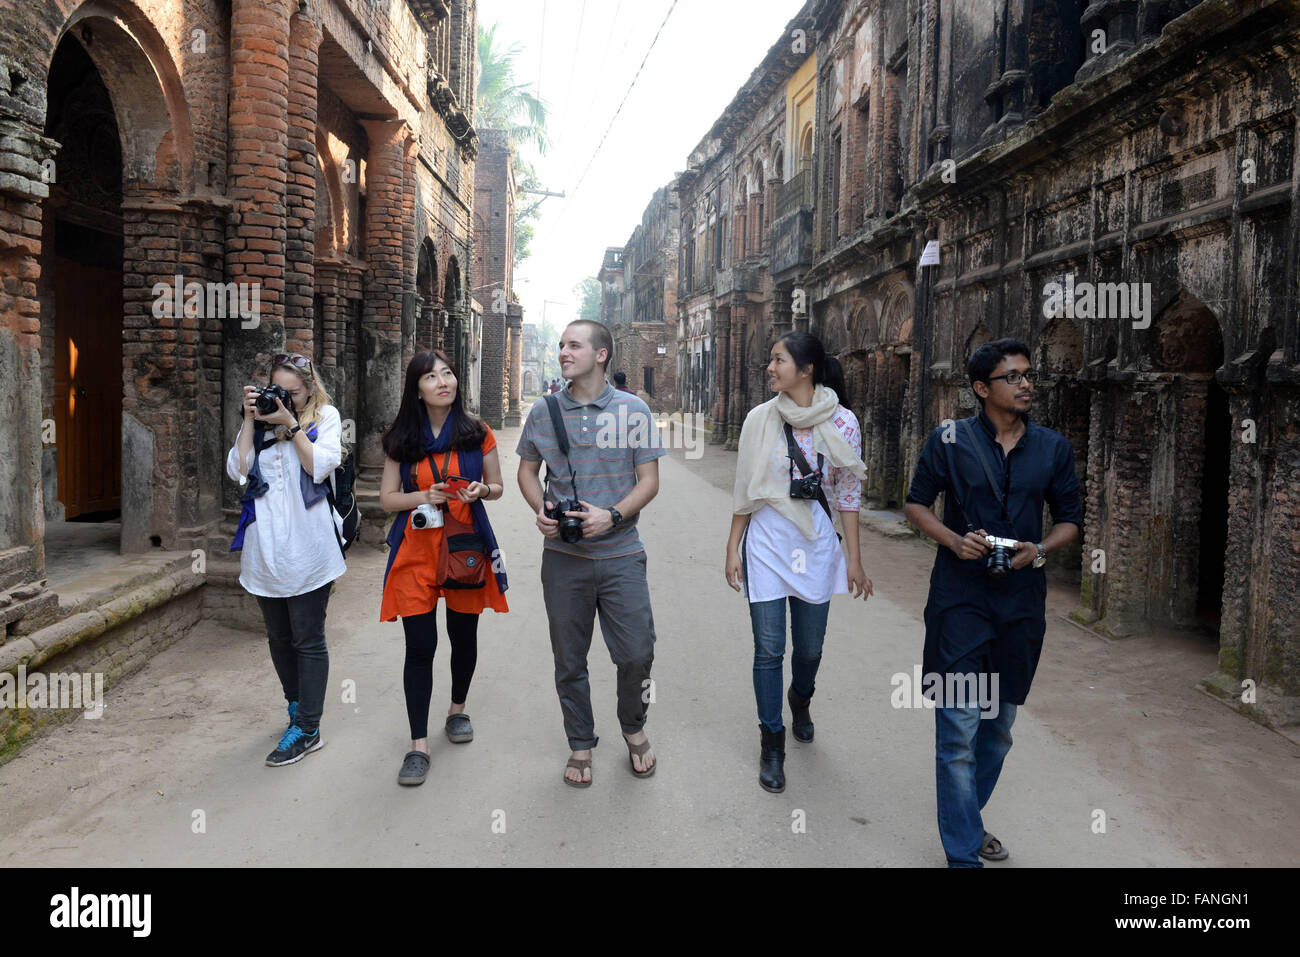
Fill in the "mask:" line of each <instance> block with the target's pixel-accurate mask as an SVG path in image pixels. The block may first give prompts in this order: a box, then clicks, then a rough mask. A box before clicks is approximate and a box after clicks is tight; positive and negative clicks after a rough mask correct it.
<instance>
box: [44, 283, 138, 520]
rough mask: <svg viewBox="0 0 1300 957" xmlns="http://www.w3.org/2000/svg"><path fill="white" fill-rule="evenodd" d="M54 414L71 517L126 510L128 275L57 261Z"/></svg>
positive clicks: (63, 493)
mask: <svg viewBox="0 0 1300 957" xmlns="http://www.w3.org/2000/svg"><path fill="white" fill-rule="evenodd" d="M54 268H55V275H54V335H55V344H54V408H55V416H54V423H55V445H56V447H57V449H58V456H59V501H60V502H62V503H63V507H64V517H65V518H75V517H77V516H78V515H83V514H86V513H89V512H106V511H113V510H116V509H119V508H121V505H122V273H121V272H120V271H116V270H111V269H101V268H99V267H97V266H84V265H82V264H81V263H78V262H74V261H73V260H70V259H64V258H62V257H56V258H55V262H54Z"/></svg>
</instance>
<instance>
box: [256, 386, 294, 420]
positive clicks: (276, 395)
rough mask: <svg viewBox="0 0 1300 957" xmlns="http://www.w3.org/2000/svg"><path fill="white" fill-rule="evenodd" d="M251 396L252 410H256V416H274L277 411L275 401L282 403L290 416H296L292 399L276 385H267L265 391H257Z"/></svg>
mask: <svg viewBox="0 0 1300 957" xmlns="http://www.w3.org/2000/svg"><path fill="white" fill-rule="evenodd" d="M253 396H254V398H253V408H255V409H257V414H258V415H274V414H275V413H276V411H277V407H276V404H275V400H276V399H279V400H280V401H281V402H282V403H284V407H285V408H286V409H288V410H289V414H290V415H296V414H297V413H296V411H295V410H294V407H293V397H292V396H290V395H289V393H288V392H287V391H286V390H285V389H283V388H281V387H280V386H278V385H268V386H267V387H266V388H265V389H258V390H257V391H256V392H254V393H253Z"/></svg>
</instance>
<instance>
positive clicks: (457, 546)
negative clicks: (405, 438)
mask: <svg viewBox="0 0 1300 957" xmlns="http://www.w3.org/2000/svg"><path fill="white" fill-rule="evenodd" d="M450 462H451V452H446V453H444V454H443V457H442V471H441V472H439V471H438V466H437V465H436V464H435V463H434V461H433V456H432V455H430V456H429V467H430V468H432V469H433V480H434V482H435V483H438V482H443V481H446V478H445V476H446V475H448V474H449V473H448V471H447V467H448V465H449V464H450ZM441 508H442V549H441V550H440V551H439V552H438V587H439V588H446V589H462V588H463V589H472V588H484V587H486V585H487V573H488V558H487V546H486V544H485V543H484V541H483V539H482V537H480V535H479V534H478V532H476V531H474V524H473V522H470V523H466V522H462V521H460V520H459V519H457V518H456V517H455V516H454V515H452V512H451V509H450V508H448V507H447V504H446V503H444V504H443V505H442V506H441Z"/></svg>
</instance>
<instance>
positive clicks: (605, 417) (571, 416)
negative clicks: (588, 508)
mask: <svg viewBox="0 0 1300 957" xmlns="http://www.w3.org/2000/svg"><path fill="white" fill-rule="evenodd" d="M555 397H556V398H557V399H558V400H559V402H560V411H561V412H562V413H563V415H564V425H565V429H566V431H567V432H568V433H569V459H568V462H566V461H565V458H564V454H563V453H562V452H561V451H560V446H559V444H558V443H557V442H556V441H555V429H554V426H553V424H552V422H551V413H550V411H549V410H548V409H547V408H546V400H545V399H538V400H537V401H536V402H534V403H533V407H532V409H530V410H529V412H528V419H527V421H526V422H524V431H523V434H522V435H521V436H520V437H519V445H518V447H517V448H516V449H515V452H516V453H517V454H518V455H519V457H520V458H523V459H527V460H528V461H530V462H545V463H546V471H547V474H548V476H549V482H548V483H547V486H548V487H547V488H545V489H543V491H545V492H546V493H547V497H546V500H547V501H548V502H555V501H556V500H557V498H568V497H570V496H572V495H573V485H574V482H573V479H574V477H575V476H576V479H577V486H578V494H577V496H576V497H577V498H579V499H581V500H582V501H584V502H590V503H591V504H592V505H596V506H599V507H600V508H610V507H611V506H614V505H617V504H618V503H619V502H621V501H622V500H623V499H624V498H626V497H627V494H628V493H629V492H631V491H632V489H633V488H634V487H635V486H636V467H637V466H638V465H644V464H645V463H646V462H653V461H654V460H655V459H657V458H659V457H660V456H661V455H663V454H665V449H664V448H663V443H662V442H661V441H660V439H659V428H658V425H657V424H656V422H655V418H654V416H653V415H652V414H651V412H650V407H649V406H647V405H646V404H645V402H643V401H642V400H641V399H639V398H637V397H636V395H634V394H633V393H630V392H620V391H618V390H617V389H615V388H614V387H613V386H612V385H609V384H606V386H605V391H604V392H602V393H601V394H600V395H599V396H597V397H596V399H595V400H594V401H592V402H590V403H587V404H585V405H584V404H582V403H580V402H578V400H577V399H575V398H574V397H573V394H572V393H571V392H570V391H569V386H568V385H566V386H565V387H564V388H563V389H561V390H560V391H559V392H557V393H555ZM570 465H571V466H572V471H570ZM639 517H640V516H639V515H633V516H632V517H630V518H627V519H625V520H624V521H623V523H622V524H621V525H620V526H619V527H618V528H615V529H611V530H610V531H608V532H606V533H605V534H604V535H598V536H596V537H595V538H585V537H584V538H582V539H581V540H580V541H578V542H575V543H574V544H572V545H570V544H569V543H568V542H566V541H564V540H563V539H561V538H548V539H545V541H544V547H546V548H550V549H554V550H555V551H558V552H564V553H565V554H566V555H575V556H577V557H579V558H618V557H620V556H623V555H635V554H637V553H638V552H641V551H644V546H643V545H642V544H641V536H640V535H638V534H637V531H636V523H637V518H639Z"/></svg>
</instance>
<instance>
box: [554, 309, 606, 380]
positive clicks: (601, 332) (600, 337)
mask: <svg viewBox="0 0 1300 957" xmlns="http://www.w3.org/2000/svg"><path fill="white" fill-rule="evenodd" d="M574 326H582V327H583V328H584V329H586V330H587V338H588V339H589V340H590V341H591V348H592V349H593V350H594V351H596V352H599V351H600V350H601V349H604V350H605V362H604V364H603V365H602V366H601V368H602V369H604V368H607V367H608V366H609V364H610V362H612V361H613V359H614V337H613V336H612V335H610V332H609V327H608V326H606V325H605V324H604V323H603V322H597V321H596V320H594V319H574V320H573V322H571V323H569V324H568V325H567V326H565V327H564V328H566V329H571V328H573V327H574Z"/></svg>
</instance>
